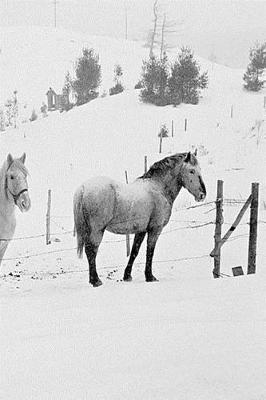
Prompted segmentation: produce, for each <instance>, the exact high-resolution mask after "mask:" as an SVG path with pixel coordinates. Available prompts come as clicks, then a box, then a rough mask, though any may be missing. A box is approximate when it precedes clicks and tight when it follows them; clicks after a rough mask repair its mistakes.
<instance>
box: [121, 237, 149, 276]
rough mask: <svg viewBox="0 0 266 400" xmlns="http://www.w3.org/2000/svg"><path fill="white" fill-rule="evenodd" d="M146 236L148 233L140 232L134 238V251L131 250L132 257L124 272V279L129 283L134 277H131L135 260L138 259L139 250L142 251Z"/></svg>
mask: <svg viewBox="0 0 266 400" xmlns="http://www.w3.org/2000/svg"><path fill="white" fill-rule="evenodd" d="M145 235H146V232H140V233H137V234H136V235H135V237H134V242H133V246H132V250H131V253H130V257H129V260H128V263H127V266H126V269H125V272H124V278H123V279H124V281H127V282H130V281H132V276H131V271H132V266H133V263H134V261H135V258H136V257H137V255H138V253H139V249H140V246H141V244H142V242H143V239H144V237H145Z"/></svg>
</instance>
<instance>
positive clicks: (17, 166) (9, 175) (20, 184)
mask: <svg viewBox="0 0 266 400" xmlns="http://www.w3.org/2000/svg"><path fill="white" fill-rule="evenodd" d="M25 160H26V154H25V153H23V154H22V156H21V157H20V158H13V157H12V156H11V154H8V156H7V160H6V162H7V170H6V183H5V186H6V192H7V196H8V197H11V198H12V199H13V200H14V203H15V204H16V205H17V206H18V207H19V209H20V211H21V212H24V211H28V210H29V209H30V206H31V201H30V197H29V194H28V183H27V175H28V171H27V169H26V167H25Z"/></svg>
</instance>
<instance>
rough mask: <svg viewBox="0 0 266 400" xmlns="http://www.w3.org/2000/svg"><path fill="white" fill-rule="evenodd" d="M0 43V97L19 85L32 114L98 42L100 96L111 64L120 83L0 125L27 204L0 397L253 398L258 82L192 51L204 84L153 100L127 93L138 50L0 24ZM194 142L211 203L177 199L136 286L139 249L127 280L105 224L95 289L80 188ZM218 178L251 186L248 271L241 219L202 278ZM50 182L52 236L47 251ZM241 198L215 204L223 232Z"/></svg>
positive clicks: (7, 268) (261, 357)
mask: <svg viewBox="0 0 266 400" xmlns="http://www.w3.org/2000/svg"><path fill="white" fill-rule="evenodd" d="M1 38H2V42H1V50H2V51H1V54H0V68H1V71H2V73H1V76H2V74H3V76H4V77H5V79H3V80H1V91H0V96H1V99H0V102H4V101H5V100H6V98H7V97H8V96H9V95H10V93H12V91H13V90H14V89H17V90H18V98H19V101H21V103H24V102H27V103H28V104H30V107H35V108H36V109H37V110H38V107H39V106H40V105H41V102H42V101H43V100H45V97H44V98H43V96H45V92H46V90H47V89H48V88H49V86H52V87H55V88H58V87H59V88H61V86H62V84H63V81H64V75H65V73H66V71H67V69H70V66H71V65H73V62H74V61H75V59H76V58H77V57H78V56H79V55H80V53H81V49H82V46H84V45H89V46H92V47H93V48H95V50H96V51H97V52H99V55H100V62H101V63H102V67H103V83H102V88H101V90H102V91H104V90H107V89H108V88H109V87H111V85H112V77H113V66H114V64H116V63H120V64H121V65H122V68H123V70H124V74H125V86H126V88H127V90H126V91H125V92H124V93H122V94H120V95H117V96H112V97H109V96H107V97H104V98H98V99H97V100H94V101H92V102H91V103H89V104H86V105H84V106H81V107H78V108H74V109H73V110H71V111H69V112H68V113H62V114H59V113H56V112H54V113H51V114H49V116H48V118H40V117H39V118H38V120H37V121H35V122H33V123H27V124H21V125H20V126H19V128H18V129H15V130H7V131H6V132H4V133H1V134H0V144H1V145H0V160H3V161H4V159H5V157H6V155H7V154H8V152H11V153H12V154H13V155H18V156H19V155H21V154H22V152H23V151H25V152H26V153H27V162H26V163H27V167H28V169H29V171H30V177H29V185H30V196H31V199H32V209H31V210H30V212H29V213H27V214H19V213H18V214H17V222H18V225H17V230H16V234H15V239H16V240H14V241H12V242H11V244H10V246H9V247H8V250H7V252H6V254H5V260H4V261H3V263H2V266H1V275H0V298H1V301H0V307H1V309H0V313H1V314H0V315H1V328H0V334H1V337H0V347H1V362H0V363H1V365H0V367H1V375H0V376H1V378H0V383H1V384H0V398H1V399H4V400H9V399H10V400H17V399H18V400H24V399H25V400H26V399H27V400H29V399H34V400H35V399H53V400H58V399H64V400H65V399H74V398H75V399H108V400H110V399H114V400H116V399H147V400H148V399H160V400H161V399H162V400H164V399H167V400H168V399H169V400H172V399H173V400H175V399H178V400H179V399H181V400H182V399H187V400H200V399H202V400H203V399H204V400H205V399H209V398H210V399H213V400H216V399H217V400H224V399H226V400H228V399H230V400H231V399H234V400H235V399H241V400H243V399H246V400H261V399H264V398H265V396H266V387H265V386H266V384H265V367H266V362H265V359H266V357H265V356H266V353H265V350H266V349H265V347H266V345H265V343H266V342H265V338H264V336H265V335H264V329H265V321H266V315H265V314H266V312H265V307H264V304H265V294H264V283H265V279H266V274H265V256H266V249H265V245H264V243H265V234H266V231H265V229H266V211H265V203H266V186H265V176H266V167H265V150H266V141H265V134H266V128H265V123H264V122H263V121H264V118H265V109H264V108H263V99H264V96H265V95H266V92H265V91H264V92H260V93H259V94H248V93H246V92H244V91H243V89H242V75H243V71H239V70H231V69H229V68H226V67H222V66H219V65H216V64H214V65H211V64H210V63H208V62H207V61H205V60H200V63H201V65H202V70H205V69H208V71H209V76H210V85H209V88H208V89H207V90H205V91H204V92H203V93H202V99H201V100H200V103H199V105H197V106H192V105H181V106H179V107H177V108H173V107H160V108H159V107H153V106H150V105H144V104H142V103H140V102H139V99H138V91H135V90H133V87H134V85H135V83H136V82H137V81H138V79H139V73H140V69H141V61H142V58H143V57H144V56H145V54H146V50H145V49H143V48H142V47H140V45H139V44H136V43H131V42H125V41H118V40H111V39H106V38H100V37H98V38H97V37H89V38H86V37H84V36H81V35H76V34H72V33H67V32H62V31H57V32H54V31H53V32H51V31H49V30H48V29H29V30H26V31H25V29H23V30H20V29H18V28H16V29H11V28H9V30H3V31H1ZM114 54H115V56H114ZM33 55H34V57H33ZM173 56H174V52H173V54H171V55H170V57H173ZM14 60H17V62H14ZM232 107H233V117H232V118H231V109H232ZM185 118H186V119H187V121H188V125H187V131H186V132H185V131H184V120H185ZM172 120H173V121H174V137H173V138H172V137H170V138H168V139H164V141H163V154H161V155H159V154H158V148H159V141H158V132H159V128H160V126H161V124H163V123H165V124H166V125H167V126H168V127H169V129H170V130H171V121H172ZM260 122H261V123H262V124H261V128H260V130H258V126H259V124H260ZM194 147H197V148H198V149H199V162H200V164H201V167H202V175H203V178H204V181H205V183H206V186H207V192H208V194H207V199H206V202H205V205H202V206H200V207H196V208H189V207H191V206H195V203H194V200H193V198H192V197H191V195H189V194H188V193H186V192H185V191H182V192H181V194H180V195H179V196H178V198H177V200H176V203H175V206H174V210H173V215H172V217H171V220H170V222H169V224H168V225H167V227H166V228H165V230H164V232H163V233H162V235H161V237H160V239H159V242H158V245H157V247H156V251H155V256H154V273H155V275H156V276H157V277H158V278H159V283H154V284H147V283H145V282H144V274H143V270H144V260H145V246H143V249H142V250H141V252H140V255H139V256H138V259H137V260H136V265H135V268H134V270H133V278H134V279H133V282H132V283H124V282H122V281H121V278H122V275H123V268H124V267H125V265H126V261H127V259H126V254H125V252H126V250H125V238H124V237H122V236H118V235H112V234H106V235H105V237H104V242H103V243H102V245H101V247H100V252H99V255H98V269H99V274H100V276H101V279H102V280H103V282H104V285H103V286H102V287H100V288H98V289H94V288H92V287H90V286H89V285H88V271H87V262H86V259H85V258H84V259H83V260H79V259H77V256H76V252H75V246H76V243H75V238H74V237H73V235H72V230H73V218H72V197H73V192H74V190H75V188H76V187H77V186H78V185H79V184H80V183H81V182H82V181H83V180H84V179H86V178H88V177H91V176H95V175H108V176H111V177H113V178H115V179H118V180H120V181H124V180H125V171H127V173H128V177H129V180H130V181H131V180H133V179H135V178H136V177H137V176H139V175H141V174H142V173H143V169H144V156H145V155H146V156H147V157H148V164H149V165H150V164H152V163H153V162H154V161H156V160H158V159H159V158H161V157H162V156H166V155H167V154H169V153H171V152H182V151H187V150H189V149H193V148H194ZM217 179H223V180H224V182H225V183H224V191H225V193H224V194H225V198H226V199H230V200H232V199H234V200H237V201H240V202H243V201H245V200H246V198H247V197H248V195H249V193H250V188H251V182H255V181H257V182H259V183H260V202H259V203H260V209H259V232H258V256H257V274H256V275H255V276H242V277H238V278H231V277H230V276H231V275H232V272H231V268H232V267H233V266H237V265H242V266H243V269H244V271H245V272H246V267H247V248H248V215H246V216H245V217H244V219H243V220H242V221H241V225H240V226H239V227H238V229H237V231H236V232H235V233H234V235H232V236H231V240H230V241H229V242H228V243H227V244H226V245H225V246H224V247H223V249H222V272H223V273H224V274H226V275H224V278H223V279H217V280H214V279H213V277H212V268H213V260H212V259H211V258H210V257H209V253H210V251H211V250H212V248H213V234H214V224H213V222H214V220H215V210H214V207H215V205H214V203H213V202H214V201H215V197H216V181H217ZM48 189H51V190H52V219H51V231H52V243H51V244H50V245H49V246H46V245H45V214H46V203H47V191H48ZM241 204H242V203H241ZM241 204H236V203H235V202H233V204H232V202H231V201H227V202H226V204H225V206H224V216H225V224H224V227H223V231H224V232H225V231H226V229H227V228H229V226H230V223H232V222H233V220H234V218H235V217H236V215H237V213H238V211H239V209H240V207H241ZM227 275H229V276H227Z"/></svg>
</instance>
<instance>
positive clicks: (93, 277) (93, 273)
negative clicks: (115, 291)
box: [85, 242, 102, 287]
mask: <svg viewBox="0 0 266 400" xmlns="http://www.w3.org/2000/svg"><path fill="white" fill-rule="evenodd" d="M98 248H99V245H96V244H93V243H92V242H89V243H86V244H85V253H86V256H87V259H88V263H89V276H90V283H91V284H92V286H94V287H97V286H101V285H102V281H101V280H100V278H99V276H98V274H97V270H96V256H97V252H98Z"/></svg>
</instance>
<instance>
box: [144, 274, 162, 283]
mask: <svg viewBox="0 0 266 400" xmlns="http://www.w3.org/2000/svg"><path fill="white" fill-rule="evenodd" d="M146 282H159V280H158V279H157V278H155V276H153V275H152V276H146Z"/></svg>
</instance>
